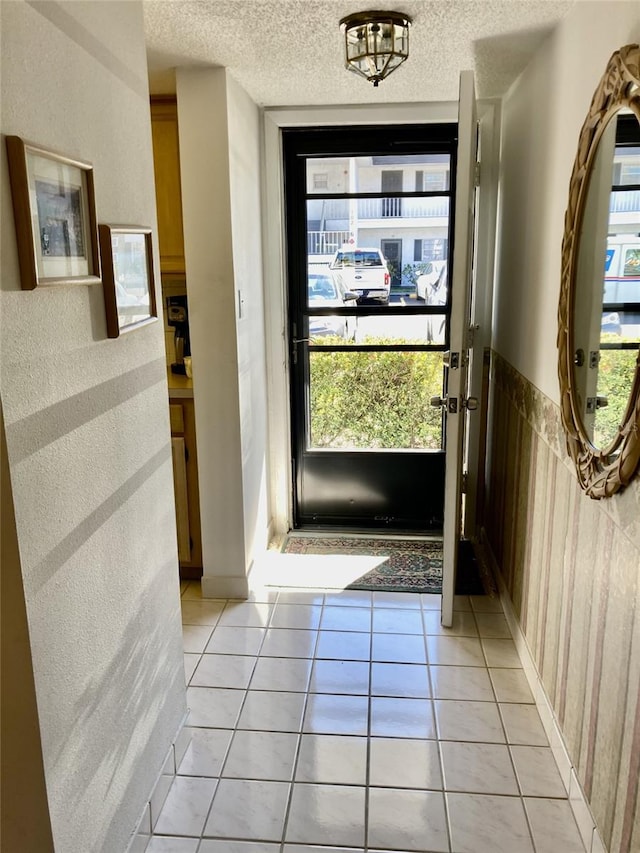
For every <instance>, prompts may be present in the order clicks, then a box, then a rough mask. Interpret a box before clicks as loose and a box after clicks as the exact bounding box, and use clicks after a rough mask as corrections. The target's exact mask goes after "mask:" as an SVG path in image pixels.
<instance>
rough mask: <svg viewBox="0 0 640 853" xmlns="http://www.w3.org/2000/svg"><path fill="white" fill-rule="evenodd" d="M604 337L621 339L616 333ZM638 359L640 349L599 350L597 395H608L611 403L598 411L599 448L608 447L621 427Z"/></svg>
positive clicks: (597, 441) (612, 339)
mask: <svg viewBox="0 0 640 853" xmlns="http://www.w3.org/2000/svg"><path fill="white" fill-rule="evenodd" d="M603 340H611V341H616V342H619V341H620V338H617V337H615V336H613V335H611V336H603ZM637 360H638V350H637V349H635V350H628V349H625V350H615V349H603V350H600V364H599V365H598V396H599V397H606V398H607V400H608V401H609V402H608V405H607V406H605V407H604V408H603V409H598V410H597V411H596V423H595V429H594V432H595V437H594V442H595V445H596V447H601V448H605V447H607V446H608V445H609V444H610V443H611V442H612V441H613V439H614V438H615V437H616V435H617V433H618V427H619V425H620V423H621V422H622V419H623V418H624V414H625V410H626V408H627V402H628V400H629V391H630V390H631V383H632V382H633V376H634V372H635V369H636V363H637Z"/></svg>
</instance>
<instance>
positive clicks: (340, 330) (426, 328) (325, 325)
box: [308, 303, 447, 346]
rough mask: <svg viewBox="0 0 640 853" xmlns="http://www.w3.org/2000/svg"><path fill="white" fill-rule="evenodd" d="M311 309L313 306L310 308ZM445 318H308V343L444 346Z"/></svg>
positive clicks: (318, 316) (382, 316)
mask: <svg viewBox="0 0 640 853" xmlns="http://www.w3.org/2000/svg"><path fill="white" fill-rule="evenodd" d="M311 307H312V308H313V303H312V306H311ZM446 324H447V315H446V314H428V315H424V314H402V315H392V316H390V315H389V314H376V313H372V312H368V313H364V314H360V313H358V314H357V315H327V314H316V315H314V314H312V313H311V314H310V316H309V334H308V337H309V339H310V342H311V343H312V344H313V345H314V346H344V345H345V344H359V345H362V346H397V345H402V344H419V345H421V346H426V345H428V344H432V345H434V346H444V345H445V342H446V331H447V325H446Z"/></svg>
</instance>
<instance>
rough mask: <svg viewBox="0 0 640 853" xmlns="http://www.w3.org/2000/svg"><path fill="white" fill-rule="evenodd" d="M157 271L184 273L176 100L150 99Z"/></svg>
mask: <svg viewBox="0 0 640 853" xmlns="http://www.w3.org/2000/svg"><path fill="white" fill-rule="evenodd" d="M151 133H152V137H153V163H154V171H155V180H156V206H157V211H158V242H159V243H160V272H162V273H170V274H173V273H184V271H185V263H184V236H183V228H182V194H181V187H180V147H179V142H178V109H177V105H176V100H175V98H152V99H151Z"/></svg>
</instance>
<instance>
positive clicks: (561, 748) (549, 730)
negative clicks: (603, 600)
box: [478, 529, 606, 853]
mask: <svg viewBox="0 0 640 853" xmlns="http://www.w3.org/2000/svg"><path fill="white" fill-rule="evenodd" d="M478 545H479V548H480V550H481V553H482V558H483V559H484V560H485V561H486V562H487V563H488V565H489V567H490V569H491V571H492V573H493V575H494V578H495V580H496V583H497V586H498V593H499V595H500V602H501V604H502V609H503V610H504V615H505V618H506V620H507V622H508V624H509V628H510V629H511V634H512V636H513V641H514V643H515V645H516V649H517V651H518V655H519V656H520V660H521V661H522V667H523V669H524V673H525V676H526V678H527V681H528V682H529V687H530V688H531V692H532V693H533V696H534V698H535V703H536V707H537V709H538V713H539V714H540V719H541V720H542V725H543V726H544V730H545V732H546V735H547V738H548V739H549V744H550V746H551V751H552V752H553V755H554V758H555V760H556V763H557V765H558V769H559V771H560V776H561V778H562V783H563V785H564V787H565V790H566V792H567V796H568V798H569V805H570V806H571V810H572V811H573V816H574V818H575V821H576V823H577V825H578V830H579V831H580V835H581V837H582V841H583V843H584V846H585V849H586V851H587V853H606V847H605V845H604V843H603V842H602V839H601V837H600V834H599V832H598V828H597V826H596V822H595V820H594V817H593V815H592V813H591V809H590V807H589V802H588V800H587V798H586V796H585V794H584V791H583V790H582V786H581V785H580V782H579V781H578V775H577V773H576V770H575V767H574V764H573V761H572V759H571V756H570V755H569V751H568V749H567V747H566V744H565V741H564V737H563V735H562V729H561V728H560V724H559V723H558V720H557V718H556V715H555V711H554V710H553V707H552V705H551V702H550V701H549V697H548V696H547V693H546V691H545V688H544V685H543V683H542V679H541V678H540V674H539V672H538V669H537V667H536V664H535V660H534V658H533V655H532V654H531V650H530V649H529V645H528V643H527V640H526V638H525V636H524V634H523V633H522V628H521V627H520V621H519V619H518V617H517V615H516V612H515V610H514V608H513V603H512V602H511V598H510V596H509V593H508V591H507V587H506V585H505V582H504V579H503V577H502V573H501V571H500V566H499V564H498V561H497V559H496V557H495V554H494V553H493V549H492V548H491V544H490V542H489V540H488V538H487V536H486V533H485V531H484V529H482V530H481V535H480V539H479V542H478Z"/></svg>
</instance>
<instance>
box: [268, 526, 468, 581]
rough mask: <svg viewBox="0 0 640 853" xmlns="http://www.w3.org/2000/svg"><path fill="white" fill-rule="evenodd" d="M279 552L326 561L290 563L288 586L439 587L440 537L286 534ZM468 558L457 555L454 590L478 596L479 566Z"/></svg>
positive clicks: (440, 571)
mask: <svg viewBox="0 0 640 853" xmlns="http://www.w3.org/2000/svg"><path fill="white" fill-rule="evenodd" d="M463 550H464V549H461V555H462V551H463ZM282 553H283V554H291V555H297V556H299V557H300V556H302V555H304V556H306V557H311V556H315V557H320V556H323V557H325V561H322V560H317V559H316V560H309V561H308V562H307V563H304V562H300V563H298V564H296V565H295V566H291V567H290V570H289V578H290V580H289V583H288V585H291V586H296V585H299V586H310V585H311V586H318V587H322V586H325V587H329V588H334V587H335V588H343V589H364V590H379V591H384V592H427V593H441V592H442V542H441V541H437V540H418V539H384V538H373V537H366V536H348V537H347V536H331V537H329V536H305V535H300V534H289V536H287V538H286V539H285V541H284V544H283V546H282ZM345 557H346V558H347V559H345ZM467 562H468V560H467V559H465V560H461V563H460V567H459V569H458V573H457V574H458V576H457V582H456V592H457V593H458V594H463V595H482V594H484V592H485V590H484V587H483V584H482V581H481V579H480V574H479V571H478V566H477V564H475V565H471V566H469V567H465V564H466V563H467ZM472 562H475V558H474V560H473V561H472Z"/></svg>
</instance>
